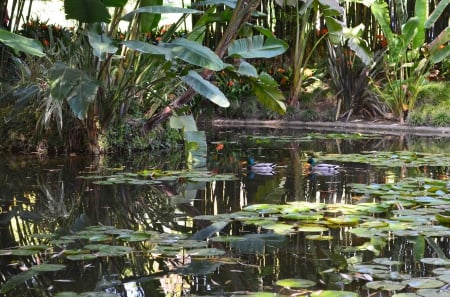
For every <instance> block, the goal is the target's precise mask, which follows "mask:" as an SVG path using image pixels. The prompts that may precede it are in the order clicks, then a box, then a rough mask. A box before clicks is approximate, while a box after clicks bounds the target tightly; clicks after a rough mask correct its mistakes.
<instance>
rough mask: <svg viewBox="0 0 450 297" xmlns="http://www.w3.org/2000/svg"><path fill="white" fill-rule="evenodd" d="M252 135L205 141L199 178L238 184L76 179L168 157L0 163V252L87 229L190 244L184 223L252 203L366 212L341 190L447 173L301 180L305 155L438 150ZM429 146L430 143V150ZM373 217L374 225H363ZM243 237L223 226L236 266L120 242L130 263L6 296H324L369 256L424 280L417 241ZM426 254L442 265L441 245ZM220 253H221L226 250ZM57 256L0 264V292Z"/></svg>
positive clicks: (195, 223) (40, 280)
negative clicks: (291, 283) (304, 283)
mask: <svg viewBox="0 0 450 297" xmlns="http://www.w3.org/2000/svg"><path fill="white" fill-rule="evenodd" d="M277 133H278V132H277ZM229 134H233V135H229ZM258 135H259V133H257V132H255V131H245V132H243V131H241V132H236V131H234V132H233V133H228V132H223V133H218V132H217V133H216V134H215V137H217V139H213V140H214V141H219V140H220V141H221V142H225V140H229V142H226V143H225V145H224V146H223V147H221V149H220V150H219V149H218V147H217V146H215V145H212V146H211V148H210V154H209V155H208V169H209V170H211V171H214V172H217V173H223V172H225V173H234V174H235V175H236V176H237V177H238V179H237V180H230V181H220V180H218V181H214V182H192V181H189V180H176V181H174V180H172V181H167V182H165V183H161V184H158V185H130V184H121V183H118V184H111V185H101V184H96V183H93V180H91V179H83V178H80V175H85V174H87V173H92V172H96V173H97V174H103V175H113V174H116V173H118V172H136V171H138V170H139V169H142V168H152V167H156V168H161V169H166V170H176V169H182V168H184V167H185V165H184V164H183V162H182V160H183V156H182V155H180V154H175V153H172V154H171V155H164V156H162V155H153V156H152V155H149V154H141V155H135V156H127V157H126V158H115V157H112V156H104V157H102V158H90V157H89V158H56V159H51V158H49V159H46V160H38V159H36V158H34V157H27V158H16V157H7V158H4V159H2V160H1V164H3V166H2V167H1V169H0V170H1V174H0V188H1V190H0V193H1V194H0V199H1V200H0V203H1V209H2V212H1V214H0V245H1V248H2V249H6V248H10V247H17V246H27V245H38V244H45V243H47V242H48V241H47V240H46V237H45V234H49V233H55V234H57V235H58V236H59V237H61V238H63V237H64V236H66V235H70V234H72V233H73V232H76V231H79V230H83V229H84V228H85V227H86V226H89V225H97V224H101V225H112V226H115V227H116V228H118V229H131V230H155V231H158V232H166V233H167V234H168V237H169V238H170V237H173V236H175V235H174V234H193V233H195V232H196V231H198V230H201V229H203V228H204V227H205V226H207V225H208V224H209V222H207V221H202V220H192V217H194V216H197V215H210V214H212V215H218V214H222V213H231V212H235V211H239V210H241V209H242V208H243V207H245V206H247V205H250V204H257V203H279V204H284V203H287V202H293V201H307V202H321V203H341V204H352V203H355V202H359V203H360V202H371V201H370V200H369V199H373V198H369V197H368V196H364V195H361V196H355V195H353V196H352V195H350V193H349V191H348V185H349V184H351V183H364V184H381V183H391V182H395V181H398V180H399V179H401V178H405V177H408V176H441V177H442V178H447V176H448V168H406V167H405V168H394V169H387V168H373V167H372V166H370V165H367V164H358V163H346V164H340V165H341V166H342V167H343V170H342V171H341V172H339V173H338V174H336V175H329V176H323V175H318V174H309V173H308V172H307V171H306V170H305V161H306V157H305V156H306V155H308V154H311V153H342V154H345V153H351V152H358V151H361V150H374V149H376V150H399V149H407V148H418V147H421V148H423V149H427V150H430V151H434V150H439V148H436V147H430V144H431V143H432V142H431V140H429V139H426V140H420V141H417V142H412V141H411V140H410V139H406V138H402V139H400V140H398V139H396V138H390V137H387V138H385V137H383V138H374V139H364V140H361V141H355V140H323V141H304V140H302V141H296V140H292V139H287V141H285V142H281V143H279V142H270V141H269V142H264V141H262V140H261V142H255V141H254V138H252V137H253V136H258ZM232 136H233V137H232ZM250 136H252V137H250ZM283 136H286V135H283ZM279 138H280V139H281V136H280V137H279ZM397 140H398V141H397ZM425 144H426V145H425ZM440 145H441V143H438V147H439V146H440ZM249 155H253V156H257V157H258V160H259V161H261V162H274V163H277V164H278V167H277V169H276V171H275V174H273V175H259V174H251V172H249V171H248V170H246V168H245V166H244V167H243V166H242V160H245V159H246V157H247V156H249ZM376 216H377V215H376V214H373V217H374V218H376ZM253 228H254V227H253ZM251 231H261V230H252V227H251V226H246V227H245V228H243V227H242V226H241V225H239V224H231V225H230V226H229V227H227V228H226V229H225V230H224V232H227V233H228V234H230V235H234V234H239V233H242V232H244V233H246V234H247V235H248V237H247V240H246V241H244V243H241V244H240V245H239V246H236V245H235V246H234V247H238V248H235V249H230V250H227V254H226V255H225V256H224V258H233V257H235V258H239V259H240V260H239V261H240V262H239V263H238V264H237V263H233V264H227V263H214V262H212V263H211V262H210V261H205V262H206V263H202V262H198V261H191V259H187V258H180V259H171V260H168V259H164V258H157V257H151V256H150V253H149V250H150V249H151V248H152V246H151V243H148V242H147V243H142V242H131V243H130V246H132V247H133V248H135V250H137V251H139V252H137V253H133V254H132V256H130V257H108V258H98V259H95V260H92V261H87V262H82V261H74V262H70V263H69V264H70V265H68V267H67V268H66V269H64V270H62V271H60V272H58V273H52V274H41V275H39V276H35V277H34V278H33V279H32V280H33V281H31V282H28V283H27V287H26V286H17V287H16V288H15V289H14V290H13V291H11V292H13V293H11V295H9V296H48V295H51V294H54V293H55V292H61V291H74V292H86V291H105V292H111V293H114V294H115V295H117V296H188V295H189V294H196V295H206V294H215V295H220V294H230V292H238V293H239V292H247V291H263V290H264V291H272V290H274V288H273V283H274V282H275V281H276V280H278V279H281V278H291V277H296V278H305V279H311V280H315V281H318V282H322V283H326V284H327V288H331V289H342V288H348V287H349V284H347V283H345V282H343V280H342V276H341V275H340V271H341V270H343V268H344V267H345V265H346V262H345V257H347V258H348V257H353V256H362V257H363V258H364V260H365V261H368V260H370V259H372V258H373V257H374V254H373V252H374V251H376V252H377V253H378V254H377V256H378V257H384V256H385V257H390V258H393V259H399V260H402V263H403V264H402V265H403V266H402V267H400V268H399V271H401V272H403V273H410V274H414V275H422V276H423V275H427V273H429V268H426V267H425V265H424V264H421V263H420V262H419V261H418V259H415V258H414V250H415V248H417V246H419V245H420V244H422V243H421V242H419V241H420V240H424V239H423V238H422V239H420V238H413V239H411V238H405V237H393V238H392V240H390V241H388V240H387V239H386V238H384V239H380V238H376V239H373V240H372V239H371V240H370V241H369V243H367V242H368V241H367V239H366V238H361V237H356V236H353V235H351V234H350V233H349V232H347V231H348V230H346V229H345V228H335V229H330V230H329V231H327V232H325V234H324V235H331V236H332V238H333V239H332V240H324V241H317V240H310V239H308V238H307V237H306V236H305V235H304V234H300V233H298V234H293V235H290V236H284V235H283V236H281V235H276V234H271V233H268V234H267V237H265V238H264V239H263V240H264V243H263V244H255V242H257V240H261V239H260V238H258V239H255V238H252V237H251V235H252V232H251ZM34 234H40V235H39V236H36V235H34ZM267 243H269V244H267ZM434 244H436V245H438V246H440V247H441V248H442V250H443V251H445V253H446V255H447V257H448V256H449V255H448V253H449V250H448V246H449V240H448V237H447V238H443V239H442V240H441V241H437V242H435V243H434ZM221 245H222V246H221V247H222V248H224V247H225V248H226V247H228V246H227V245H226V244H221ZM355 246H365V248H366V250H363V251H356V250H355V249H352V248H351V247H355ZM423 246H424V249H425V250H424V253H425V255H430V256H432V253H433V252H434V251H433V249H432V248H430V244H428V245H426V244H425V243H423ZM68 248H74V247H69V246H67V245H66V244H65V243H64V242H63V241H61V244H60V245H58V246H56V247H53V249H52V250H48V251H46V252H45V253H40V254H35V255H32V256H28V255H24V256H0V267H1V268H0V276H1V278H0V283H1V284H2V285H3V284H4V283H5V280H7V279H11V278H12V277H13V275H16V274H18V273H19V272H20V271H21V270H22V269H23V267H24V266H27V267H30V266H32V265H36V264H39V263H42V262H45V261H51V259H52V257H53V255H55V254H58V253H61V252H63V251H64V250H65V249H68ZM331 268H333V269H335V272H334V273H329V274H327V275H326V276H323V275H322V274H321V272H322V271H324V270H327V269H331ZM324 278H326V279H324ZM363 283H364V282H356V283H353V284H352V287H351V289H352V290H353V291H363V290H364V289H363V287H362V284H363ZM30 289H32V291H30Z"/></svg>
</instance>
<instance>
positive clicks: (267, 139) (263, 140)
mask: <svg viewBox="0 0 450 297" xmlns="http://www.w3.org/2000/svg"><path fill="white" fill-rule="evenodd" d="M242 138H245V139H247V140H250V141H254V142H255V143H257V144H276V143H280V142H281V143H292V142H306V141H308V142H309V141H314V140H328V139H339V140H361V139H374V138H380V136H379V135H375V134H364V133H327V134H324V133H308V134H306V135H302V136H294V135H267V134H266V135H242Z"/></svg>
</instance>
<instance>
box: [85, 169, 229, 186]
mask: <svg viewBox="0 0 450 297" xmlns="http://www.w3.org/2000/svg"><path fill="white" fill-rule="evenodd" d="M80 178H83V179H88V180H93V182H92V183H93V184H97V185H114V184H131V185H155V184H160V183H162V182H167V181H178V180H181V179H186V180H190V181H192V182H210V181H217V180H235V179H237V177H236V176H235V175H234V174H227V173H223V174H217V173H214V172H211V171H207V170H172V171H165V170H159V169H145V170H141V171H139V172H137V173H134V172H118V173H115V174H111V175H94V174H90V175H84V176H81V177H80Z"/></svg>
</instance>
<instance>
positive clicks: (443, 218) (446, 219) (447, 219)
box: [435, 214, 450, 226]
mask: <svg viewBox="0 0 450 297" xmlns="http://www.w3.org/2000/svg"><path fill="white" fill-rule="evenodd" d="M435 217H436V220H437V221H438V222H439V224H442V225H445V226H450V215H446V214H445V215H444V214H436V215H435Z"/></svg>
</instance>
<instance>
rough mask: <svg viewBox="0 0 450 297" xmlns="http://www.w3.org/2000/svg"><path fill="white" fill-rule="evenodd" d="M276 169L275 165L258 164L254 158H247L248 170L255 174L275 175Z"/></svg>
mask: <svg viewBox="0 0 450 297" xmlns="http://www.w3.org/2000/svg"><path fill="white" fill-rule="evenodd" d="M276 167H277V165H276V164H275V163H256V162H255V159H254V158H253V157H248V158H247V169H248V170H250V171H252V172H253V173H255V174H260V175H273V174H274V170H275V168H276Z"/></svg>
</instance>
